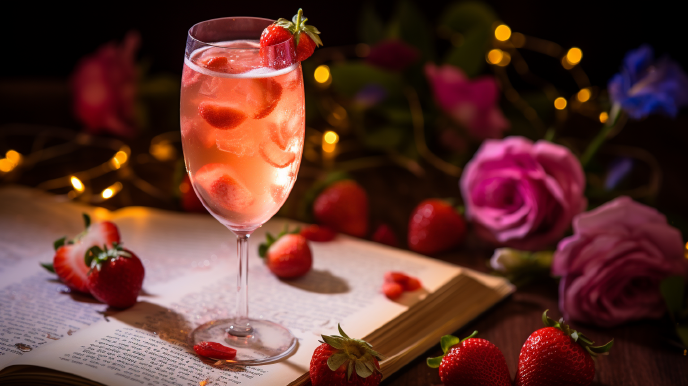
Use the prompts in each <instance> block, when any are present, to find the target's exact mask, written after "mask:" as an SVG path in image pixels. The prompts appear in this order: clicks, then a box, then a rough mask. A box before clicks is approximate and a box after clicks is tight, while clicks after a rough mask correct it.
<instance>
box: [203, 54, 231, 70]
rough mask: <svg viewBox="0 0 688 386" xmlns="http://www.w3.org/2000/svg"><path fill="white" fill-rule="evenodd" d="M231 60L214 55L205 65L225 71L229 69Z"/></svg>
mask: <svg viewBox="0 0 688 386" xmlns="http://www.w3.org/2000/svg"><path fill="white" fill-rule="evenodd" d="M228 65H229V60H228V59H227V58H226V57H224V56H214V57H212V58H210V59H208V61H207V62H206V63H205V67H206V68H207V69H209V70H213V71H223V70H226V69H227V66H228Z"/></svg>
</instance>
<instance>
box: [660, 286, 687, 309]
mask: <svg viewBox="0 0 688 386" xmlns="http://www.w3.org/2000/svg"><path fill="white" fill-rule="evenodd" d="M685 284H686V283H685V279H684V278H683V277H681V276H670V277H668V278H666V279H664V280H662V282H661V283H660V285H659V288H660V291H661V293H662V297H664V302H665V303H666V305H667V309H668V310H669V312H670V313H671V314H672V318H676V316H675V315H676V314H678V313H679V312H681V311H682V310H683V296H684V293H685Z"/></svg>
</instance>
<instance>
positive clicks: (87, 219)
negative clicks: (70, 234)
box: [81, 213, 91, 229]
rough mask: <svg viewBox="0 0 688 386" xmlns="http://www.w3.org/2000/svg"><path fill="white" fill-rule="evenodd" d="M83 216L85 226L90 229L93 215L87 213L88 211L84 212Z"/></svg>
mask: <svg viewBox="0 0 688 386" xmlns="http://www.w3.org/2000/svg"><path fill="white" fill-rule="evenodd" d="M81 215H82V216H84V225H85V228H86V229H88V227H90V226H91V216H89V215H87V214H86V213H82V214H81Z"/></svg>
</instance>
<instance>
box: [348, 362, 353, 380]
mask: <svg viewBox="0 0 688 386" xmlns="http://www.w3.org/2000/svg"><path fill="white" fill-rule="evenodd" d="M353 372H354V364H353V362H351V361H349V367H348V368H347V369H346V379H351V374H353Z"/></svg>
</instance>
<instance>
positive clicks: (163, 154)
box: [113, 140, 177, 162]
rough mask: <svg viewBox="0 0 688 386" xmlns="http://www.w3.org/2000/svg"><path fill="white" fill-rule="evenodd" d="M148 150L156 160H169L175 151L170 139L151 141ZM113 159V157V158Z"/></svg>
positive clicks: (173, 156)
mask: <svg viewBox="0 0 688 386" xmlns="http://www.w3.org/2000/svg"><path fill="white" fill-rule="evenodd" d="M148 152H149V153H150V154H151V155H152V156H153V157H155V158H156V159H157V160H158V161H163V162H164V161H169V160H172V159H174V158H175V156H176V155H177V151H176V150H175V148H174V146H172V144H171V143H170V141H167V140H162V141H159V142H155V143H152V144H151V146H150V149H149V150H148ZM113 159H114V158H113Z"/></svg>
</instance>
